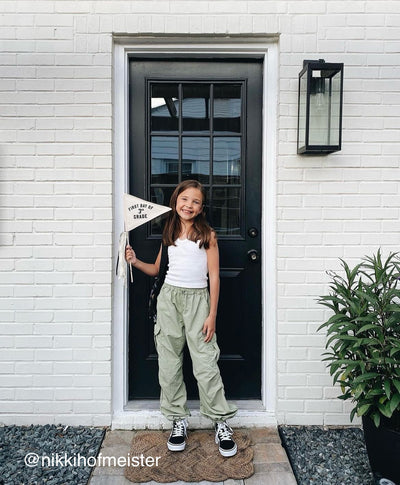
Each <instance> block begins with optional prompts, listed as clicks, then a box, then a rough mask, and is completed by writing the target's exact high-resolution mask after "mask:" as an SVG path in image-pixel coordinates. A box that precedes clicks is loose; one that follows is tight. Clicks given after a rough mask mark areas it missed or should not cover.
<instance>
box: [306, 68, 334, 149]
mask: <svg viewBox="0 0 400 485" xmlns="http://www.w3.org/2000/svg"><path fill="white" fill-rule="evenodd" d="M328 84H329V80H327V79H326V78H325V77H324V75H323V73H322V71H319V70H318V71H317V70H315V71H311V92H310V132H309V140H308V143H309V144H310V145H328V144H329V142H328V138H329V102H330V96H329V87H328Z"/></svg>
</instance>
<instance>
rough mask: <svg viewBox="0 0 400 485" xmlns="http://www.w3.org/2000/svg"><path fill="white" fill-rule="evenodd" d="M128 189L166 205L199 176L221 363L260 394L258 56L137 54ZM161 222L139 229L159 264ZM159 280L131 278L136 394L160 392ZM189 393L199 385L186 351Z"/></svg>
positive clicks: (225, 374) (241, 395)
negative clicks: (213, 243) (216, 265)
mask: <svg viewBox="0 0 400 485" xmlns="http://www.w3.org/2000/svg"><path fill="white" fill-rule="evenodd" d="M129 92H130V100H129V127H130V128H129V137H130V138H129V139H130V147H129V157H130V163H129V167H130V178H129V192H130V193H131V194H133V195H136V196H138V197H141V198H144V199H147V200H151V201H153V202H155V203H158V204H163V205H168V204H169V198H170V195H171V193H172V191H173V189H174V188H175V186H176V185H177V184H178V183H179V182H180V181H182V180H184V179H192V178H194V179H198V180H199V181H200V182H201V183H202V184H203V185H204V186H205V187H206V190H207V194H208V197H207V205H206V212H207V217H208V219H209V221H210V224H211V225H212V227H214V229H215V230H216V231H217V234H218V243H219V250H220V266H221V273H220V275H221V294H220V303H219V308H218V319H217V337H218V343H219V346H220V348H221V357H220V362H219V364H220V369H221V374H222V378H223V381H224V385H225V390H226V395H227V397H228V398H231V399H259V398H260V397H261V136H262V135H261V133H262V114H261V111H262V63H261V62H260V61H257V60H243V59H238V60H234V61H233V60H232V61H229V62H224V60H222V59H219V60H215V61H212V60H202V59H196V60H195V61H194V60H192V61H187V60H178V59H177V60H174V61H165V60H154V59H151V60H149V59H133V58H132V59H131V60H130V69H129ZM161 233H162V220H161V221H160V220H156V221H155V222H152V223H150V224H147V225H144V226H141V227H139V228H138V229H136V230H134V231H133V232H132V233H131V244H132V246H133V248H134V249H135V251H136V253H137V255H138V257H139V258H140V259H142V260H144V261H147V262H153V261H154V260H155V258H156V255H157V252H158V250H159V248H160V240H161ZM151 283H152V282H151V279H150V278H149V277H148V276H146V275H144V274H142V273H140V272H137V271H135V273H134V283H133V284H130V286H129V399H151V398H158V397H159V386H158V377H157V373H158V365H157V354H156V352H155V348H154V342H153V327H152V326H151V325H150V324H149V322H148V320H147V318H146V314H147V302H148V295H149V291H150V286H151ZM184 373H185V382H186V385H187V391H188V397H189V398H191V399H197V398H198V394H197V386H196V383H195V380H194V377H193V375H192V373H191V365H190V359H189V358H188V355H187V352H186V357H185V364H184Z"/></svg>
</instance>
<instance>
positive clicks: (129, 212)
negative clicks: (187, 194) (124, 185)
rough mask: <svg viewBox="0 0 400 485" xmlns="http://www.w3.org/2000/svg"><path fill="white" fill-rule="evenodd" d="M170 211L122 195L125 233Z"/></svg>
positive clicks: (127, 195) (163, 207)
mask: <svg viewBox="0 0 400 485" xmlns="http://www.w3.org/2000/svg"><path fill="white" fill-rule="evenodd" d="M170 210H171V208H170V207H166V206H165V205H158V204H153V203H152V202H148V201H147V200H143V199H139V197H135V196H133V195H129V194H124V222H125V231H131V230H132V229H135V228H136V227H139V226H141V225H142V224H146V222H149V221H151V220H152V219H155V218H156V217H158V216H161V215H162V214H165V213H166V212H169V211H170Z"/></svg>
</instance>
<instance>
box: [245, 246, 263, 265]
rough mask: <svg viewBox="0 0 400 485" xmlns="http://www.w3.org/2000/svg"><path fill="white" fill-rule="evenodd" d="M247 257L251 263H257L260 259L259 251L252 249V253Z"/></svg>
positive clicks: (249, 252)
mask: <svg viewBox="0 0 400 485" xmlns="http://www.w3.org/2000/svg"><path fill="white" fill-rule="evenodd" d="M247 257H248V258H249V261H250V262H251V263H256V262H257V261H258V260H259V259H260V256H259V254H258V251H256V250H255V249H250V251H248V252H247Z"/></svg>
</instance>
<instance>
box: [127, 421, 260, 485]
mask: <svg viewBox="0 0 400 485" xmlns="http://www.w3.org/2000/svg"><path fill="white" fill-rule="evenodd" d="M169 433H170V432H169V431H166V432H162V431H143V432H140V433H138V434H137V435H136V436H135V437H134V438H133V440H132V445H131V449H130V452H129V457H128V459H129V460H128V461H129V465H128V466H126V468H125V477H126V478H127V479H128V480H130V481H132V482H149V481H151V480H154V481H155V482H159V483H167V482H175V481H179V480H182V481H184V482H201V481H202V480H207V481H209V482H222V481H224V480H228V479H229V478H232V479H235V480H240V479H243V478H248V477H250V476H251V475H253V473H254V467H253V448H252V446H251V442H250V438H249V436H248V434H247V433H246V432H245V431H242V430H235V433H234V435H233V438H234V440H235V441H236V444H237V446H238V452H237V454H236V455H235V456H232V457H230V458H224V457H223V456H221V455H220V453H219V451H218V446H217V445H216V444H215V441H214V437H215V434H214V432H213V431H211V430H210V431H207V430H202V431H200V430H199V431H192V432H189V433H188V438H187V441H186V448H185V450H184V451H179V452H172V451H169V450H168V448H167V440H168V437H169ZM157 458H158V459H157ZM157 463H158V465H157Z"/></svg>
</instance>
